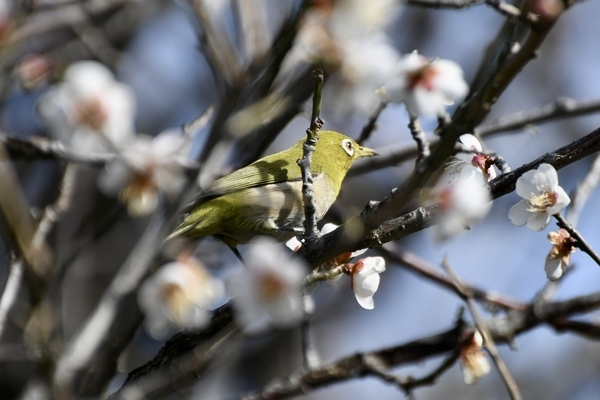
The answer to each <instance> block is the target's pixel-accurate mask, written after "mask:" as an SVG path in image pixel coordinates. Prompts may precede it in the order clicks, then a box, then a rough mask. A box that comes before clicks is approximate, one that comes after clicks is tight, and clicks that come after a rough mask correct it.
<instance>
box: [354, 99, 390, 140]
mask: <svg viewBox="0 0 600 400" xmlns="http://www.w3.org/2000/svg"><path fill="white" fill-rule="evenodd" d="M387 104H388V103H386V102H385V101H382V102H380V103H379V104H378V105H377V108H376V109H375V111H373V114H371V116H370V117H369V121H368V122H367V124H366V125H365V126H364V127H363V128H362V131H361V132H360V136H359V137H358V139H357V140H356V143H358V144H363V143H364V142H365V141H366V140H367V139H368V138H369V137H370V136H371V133H373V131H374V130H375V128H376V127H377V119H378V118H379V115H381V112H382V111H383V110H384V109H385V107H387Z"/></svg>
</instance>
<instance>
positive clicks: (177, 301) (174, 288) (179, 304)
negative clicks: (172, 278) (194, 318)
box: [160, 283, 190, 322]
mask: <svg viewBox="0 0 600 400" xmlns="http://www.w3.org/2000/svg"><path fill="white" fill-rule="evenodd" d="M160 295H161V297H162V298H163V299H165V303H166V304H167V306H168V310H169V313H170V317H171V318H172V319H173V320H175V321H177V322H179V321H181V320H182V319H183V315H184V313H185V310H186V309H188V308H189V306H190V300H189V298H188V296H186V295H185V292H184V291H183V288H182V287H181V286H179V285H176V284H174V283H168V284H166V285H164V286H163V287H162V290H161V291H160Z"/></svg>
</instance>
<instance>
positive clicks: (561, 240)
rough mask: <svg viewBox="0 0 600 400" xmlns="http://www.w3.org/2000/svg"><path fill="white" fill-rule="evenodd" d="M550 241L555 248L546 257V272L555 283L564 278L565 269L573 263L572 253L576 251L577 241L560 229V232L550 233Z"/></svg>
mask: <svg viewBox="0 0 600 400" xmlns="http://www.w3.org/2000/svg"><path fill="white" fill-rule="evenodd" d="M548 240H550V243H552V244H553V245H554V246H552V249H551V250H550V253H548V255H547V256H546V263H545V265H544V270H545V271H546V276H547V277H548V279H549V280H551V281H555V280H557V279H559V278H560V277H561V276H562V274H563V272H564V267H565V266H568V265H569V262H570V261H571V253H572V252H574V251H575V239H573V238H572V237H571V235H570V234H569V232H567V231H566V230H564V229H559V230H558V232H550V233H548Z"/></svg>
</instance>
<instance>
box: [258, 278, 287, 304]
mask: <svg viewBox="0 0 600 400" xmlns="http://www.w3.org/2000/svg"><path fill="white" fill-rule="evenodd" d="M258 279H259V282H258V290H259V295H260V298H261V299H263V300H264V301H265V302H267V303H270V302H273V301H275V300H276V299H277V298H278V297H279V296H281V294H282V293H284V292H285V283H284V282H283V281H282V280H281V279H280V278H279V276H277V275H276V274H274V273H269V272H266V273H263V274H261V275H260V276H259V278H258Z"/></svg>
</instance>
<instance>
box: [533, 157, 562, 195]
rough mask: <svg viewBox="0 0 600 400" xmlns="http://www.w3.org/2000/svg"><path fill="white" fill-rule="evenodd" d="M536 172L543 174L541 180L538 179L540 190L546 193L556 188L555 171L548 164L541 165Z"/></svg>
mask: <svg viewBox="0 0 600 400" xmlns="http://www.w3.org/2000/svg"><path fill="white" fill-rule="evenodd" d="M537 171H538V172H539V173H541V174H543V179H541V178H540V182H539V183H540V188H541V189H542V190H544V191H546V192H551V191H553V190H554V188H555V187H556V186H558V174H557V173H556V169H554V167H553V166H552V165H550V164H541V165H540V166H539V167H537Z"/></svg>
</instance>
